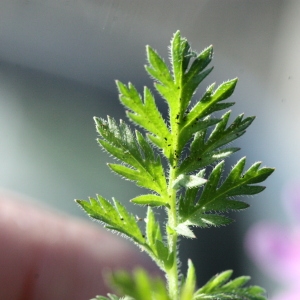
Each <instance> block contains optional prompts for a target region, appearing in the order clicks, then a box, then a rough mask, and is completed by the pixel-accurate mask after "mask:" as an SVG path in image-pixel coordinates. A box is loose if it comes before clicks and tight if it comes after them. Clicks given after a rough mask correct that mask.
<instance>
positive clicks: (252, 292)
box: [193, 270, 267, 300]
mask: <svg viewBox="0 0 300 300" xmlns="http://www.w3.org/2000/svg"><path fill="white" fill-rule="evenodd" d="M231 275H232V271H231V270H228V271H225V272H222V273H221V274H218V275H215V276H214V277H212V278H211V279H210V280H209V281H208V282H207V283H206V284H205V285H204V286H202V287H201V288H200V289H199V290H197V291H196V292H195V294H194V298H193V299H194V300H204V299H210V300H215V299H220V300H222V299H224V300H225V299H236V300H241V299H243V300H267V298H266V297H265V296H264V294H265V290H264V289H262V288H261V287H258V286H249V287H244V286H245V284H246V283H247V282H248V281H249V280H250V277H248V276H241V277H238V278H236V279H234V280H231V281H229V279H230V277H231Z"/></svg>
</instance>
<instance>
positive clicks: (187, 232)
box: [175, 223, 196, 239]
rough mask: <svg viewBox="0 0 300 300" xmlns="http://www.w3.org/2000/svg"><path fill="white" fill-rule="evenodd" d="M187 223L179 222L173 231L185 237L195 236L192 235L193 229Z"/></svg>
mask: <svg viewBox="0 0 300 300" xmlns="http://www.w3.org/2000/svg"><path fill="white" fill-rule="evenodd" d="M188 225H191V224H188ZM188 225H186V224H184V223H180V224H179V225H178V226H176V228H175V231H176V232H177V233H178V234H179V235H181V236H185V237H187V238H191V239H193V238H195V237H196V236H195V235H194V233H193V231H192V230H191V229H190V228H189V227H188Z"/></svg>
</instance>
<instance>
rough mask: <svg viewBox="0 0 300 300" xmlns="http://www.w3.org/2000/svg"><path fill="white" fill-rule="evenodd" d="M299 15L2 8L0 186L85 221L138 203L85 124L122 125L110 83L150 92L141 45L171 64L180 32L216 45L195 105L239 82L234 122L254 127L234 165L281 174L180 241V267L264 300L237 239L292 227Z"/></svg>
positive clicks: (264, 6) (168, 4)
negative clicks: (224, 273) (216, 225)
mask: <svg viewBox="0 0 300 300" xmlns="http://www.w3.org/2000/svg"><path fill="white" fill-rule="evenodd" d="M299 15H300V2H299V1H296V0H294V1H292V0H285V1H283V0H253V1H247V0H235V1H234V0H223V1H219V0H207V1H206V0H185V1H177V0H174V1H167V0H166V1H159V0H152V1H138V0H128V1H117V0H76V1H71V0H43V1H42V0H1V1H0V139H1V145H0V166H1V168H0V186H1V187H2V188H4V189H9V190H13V191H16V192H19V193H22V194H25V195H28V196H30V197H33V198H35V199H38V201H41V202H44V203H47V204H48V205H50V206H51V207H53V208H56V209H58V210H61V211H64V212H67V213H69V214H72V215H77V216H78V217H81V218H86V216H85V215H84V214H83V213H82V211H81V210H79V208H78V207H77V206H76V205H75V204H74V201H73V199H75V198H77V199H87V197H88V196H94V195H95V194H96V193H99V194H101V195H103V196H104V197H107V198H109V199H110V198H111V196H114V197H116V199H118V200H120V201H122V202H123V203H128V200H129V199H130V198H132V197H134V196H136V195H137V194H139V193H140V192H141V191H140V190H139V189H138V188H136V187H135V186H134V185H133V184H132V183H130V182H126V181H124V180H122V179H120V178H119V177H118V176H116V175H114V174H112V173H111V172H110V171H109V170H108V168H107V167H106V164H105V163H106V162H107V161H111V158H109V157H108V155H106V154H105V153H103V152H102V151H101V150H100V148H99V147H98V146H97V143H96V141H95V139H96V137H97V135H96V132H95V128H94V124H93V120H92V117H93V116H99V117H106V115H112V116H114V117H115V118H117V119H119V118H125V114H124V110H123V108H122V107H121V105H120V104H119V100H118V93H117V90H116V87H115V82H114V80H115V79H119V80H121V81H123V82H128V81H131V82H132V83H134V84H135V85H136V87H137V88H138V89H139V91H142V88H143V86H144V85H148V86H150V87H151V86H152V83H151V81H150V80H149V78H148V77H147V75H146V72H145V71H144V67H143V66H144V64H145V63H146V61H145V57H146V56H145V45H146V44H149V45H151V46H152V47H153V48H155V49H157V50H158V52H159V53H160V54H161V55H162V56H163V57H164V58H165V59H167V57H168V48H167V47H168V45H169V41H170V39H171V37H172V35H173V33H174V32H175V31H176V30H177V29H180V30H181V33H182V35H183V36H185V37H187V38H188V40H189V42H190V43H191V45H192V47H193V49H195V50H196V51H200V50H202V49H203V48H205V47H207V46H208V45H210V44H213V45H214V49H215V55H214V60H213V63H212V64H213V65H214V66H215V69H214V71H213V73H212V75H210V76H209V77H208V78H207V79H206V80H205V81H204V83H203V84H202V87H201V88H200V89H199V92H198V94H197V95H198V97H200V95H201V93H202V92H203V90H204V89H205V88H206V86H207V85H208V84H210V83H212V82H214V81H216V82H217V84H220V83H222V82H223V81H224V80H227V79H231V78H234V77H236V76H237V77H239V83H238V85H237V89H236V91H235V93H234V95H233V97H232V100H233V101H236V105H235V106H234V107H233V109H232V110H233V114H232V115H233V116H234V117H235V116H237V115H238V114H240V113H241V112H245V115H246V116H249V115H255V116H257V119H256V120H255V122H254V123H253V125H252V126H251V127H250V128H249V129H248V132H247V134H246V135H245V136H243V137H242V138H241V139H239V140H238V141H237V143H235V144H236V145H239V146H241V147H242V150H241V151H239V152H238V153H237V154H235V155H234V156H233V157H232V158H231V163H232V164H233V163H234V162H235V161H236V160H238V159H239V158H240V157H242V156H245V155H246V156H247V157H248V165H247V166H250V165H251V164H252V163H254V162H255V161H257V160H261V161H262V162H263V165H267V166H270V167H276V169H277V171H276V172H275V173H274V175H272V176H271V178H269V179H268V180H267V182H266V185H267V189H266V190H265V191H264V192H263V193H262V194H259V195H258V196H256V197H253V198H249V199H247V201H248V202H249V203H250V204H252V205H251V207H250V209H248V210H247V211H245V212H242V213H239V214H236V215H235V218H236V219H237V222H236V223H235V224H233V225H230V226H228V227H226V228H220V229H217V230H215V229H206V230H201V231H197V232H196V235H197V243H196V242H194V241H184V244H183V246H182V249H183V252H184V253H183V268H185V260H186V259H187V258H188V257H191V258H192V259H193V260H195V262H196V265H197V269H198V270H199V274H198V281H199V284H201V283H203V282H204V281H205V280H207V279H208V278H209V277H210V276H212V275H213V274H215V273H216V272H219V271H221V270H224V269H228V268H229V269H231V268H232V269H234V270H235V275H236V276H237V275H241V274H249V275H251V276H252V278H253V280H252V283H255V284H258V283H259V284H261V285H263V286H265V287H266V288H268V290H269V295H272V293H273V291H274V290H275V282H273V281H271V280H270V279H269V278H268V277H267V276H265V275H263V274H262V273H261V272H260V270H258V269H257V268H256V267H255V266H254V264H253V263H252V262H251V261H250V260H249V259H248V258H247V256H246V254H245V251H244V236H245V233H246V231H247V229H248V228H249V227H250V225H251V224H253V223H255V222H257V221H259V220H279V221H280V222H283V223H288V222H289V220H288V218H287V217H286V216H285V215H283V214H282V207H281V205H279V202H280V194H281V191H282V189H283V187H284V186H285V185H286V184H287V183H288V182H290V181H291V180H295V179H296V178H299V167H300V160H299V159H298V157H299V153H300V139H299V134H298V128H299V127H300V126H299V125H300V119H299V111H300V110H299V107H300V101H299V100H300V99H299V92H298V93H297V90H298V88H299V83H300V59H299V53H300V38H299V29H300V18H299ZM297 32H298V33H297ZM197 95H196V97H197ZM157 100H158V101H161V100H160V99H159V98H158V97H157ZM162 109H164V106H162ZM130 209H131V210H132V211H134V212H135V213H137V214H140V215H141V216H142V215H143V214H144V211H143V209H142V210H138V208H137V207H136V206H131V208H130Z"/></svg>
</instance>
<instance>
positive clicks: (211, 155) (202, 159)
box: [177, 111, 254, 174]
mask: <svg viewBox="0 0 300 300" xmlns="http://www.w3.org/2000/svg"><path fill="white" fill-rule="evenodd" d="M229 118H230V111H228V112H227V113H225V114H224V115H223V116H222V118H221V120H220V121H219V122H218V124H217V125H216V126H215V128H214V130H213V131H212V132H211V134H210V135H209V137H208V138H207V139H206V135H207V130H206V129H204V130H199V131H198V132H197V133H196V134H195V136H194V140H193V142H192V144H191V148H190V153H189V156H188V157H187V158H186V159H185V160H184V161H183V162H182V164H181V165H180V167H179V169H178V171H177V172H178V174H181V173H189V172H192V171H194V170H197V169H200V168H203V167H206V166H208V165H210V164H212V163H215V162H218V161H220V160H223V159H224V158H226V157H228V156H229V155H231V154H233V153H234V152H236V151H238V150H239V149H240V148H236V147H230V148H225V149H220V148H221V147H223V146H224V145H226V144H229V143H231V142H232V141H234V140H235V139H237V138H239V137H240V136H242V135H243V134H244V133H245V132H246V129H247V127H248V126H250V125H251V123H252V122H253V120H254V117H248V118H245V119H243V114H242V115H240V116H238V117H237V118H236V119H235V120H234V121H233V122H232V124H231V125H230V126H228V127H227V123H228V120H229Z"/></svg>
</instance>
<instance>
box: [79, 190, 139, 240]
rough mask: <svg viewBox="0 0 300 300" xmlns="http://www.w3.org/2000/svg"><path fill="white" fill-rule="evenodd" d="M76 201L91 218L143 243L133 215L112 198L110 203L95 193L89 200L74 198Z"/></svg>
mask: <svg viewBox="0 0 300 300" xmlns="http://www.w3.org/2000/svg"><path fill="white" fill-rule="evenodd" d="M76 202H77V203H78V204H79V205H80V206H81V208H83V210H84V211H85V212H86V213H87V214H88V215H89V216H90V217H91V218H93V219H95V220H98V221H101V222H103V223H104V225H105V226H106V227H107V228H109V229H111V230H116V231H118V232H121V233H123V234H125V235H126V236H127V237H129V238H131V239H132V240H133V241H135V242H136V243H138V244H140V245H145V238H144V237H143V234H142V232H141V230H140V228H139V227H138V225H137V223H136V220H135V218H134V216H133V215H132V214H129V213H128V212H127V210H126V208H125V207H124V206H123V205H122V204H121V203H120V202H118V201H117V200H115V199H114V200H113V204H111V203H110V202H109V201H108V200H106V199H104V198H103V197H101V196H100V195H97V199H94V198H90V199H89V201H85V200H76Z"/></svg>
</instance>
